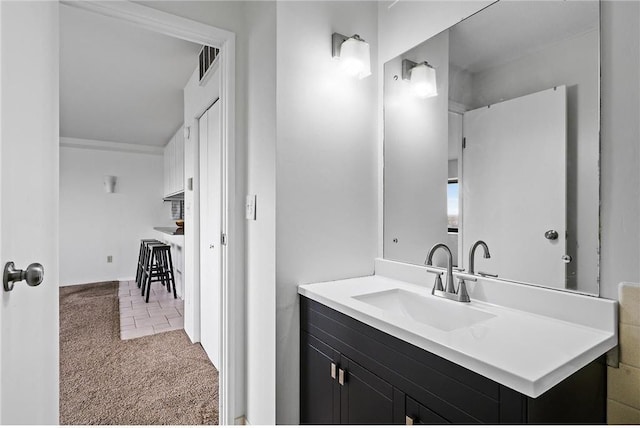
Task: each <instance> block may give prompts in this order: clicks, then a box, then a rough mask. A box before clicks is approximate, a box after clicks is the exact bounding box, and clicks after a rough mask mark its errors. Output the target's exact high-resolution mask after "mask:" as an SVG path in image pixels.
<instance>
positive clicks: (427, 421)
mask: <svg viewBox="0 0 640 428" xmlns="http://www.w3.org/2000/svg"><path fill="white" fill-rule="evenodd" d="M405 415H406V418H407V419H406V422H407V424H411V425H444V424H448V423H450V422H449V421H448V420H446V419H445V418H443V417H442V416H440V415H439V414H437V413H436V412H434V411H433V410H431V409H429V408H428V407H425V406H423V405H422V404H420V403H418V402H417V401H416V400H414V399H413V398H411V397H407V398H406V402H405Z"/></svg>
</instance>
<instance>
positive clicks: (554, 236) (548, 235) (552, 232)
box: [544, 229, 558, 241]
mask: <svg viewBox="0 0 640 428" xmlns="http://www.w3.org/2000/svg"><path fill="white" fill-rule="evenodd" d="M544 237H545V238H547V239H548V240H549V241H555V240H556V239H558V232H557V231H555V230H553V229H551V230H547V231H546V232H545V233H544Z"/></svg>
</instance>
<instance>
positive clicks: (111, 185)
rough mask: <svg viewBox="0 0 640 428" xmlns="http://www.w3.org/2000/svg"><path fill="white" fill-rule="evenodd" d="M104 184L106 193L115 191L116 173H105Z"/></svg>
mask: <svg viewBox="0 0 640 428" xmlns="http://www.w3.org/2000/svg"><path fill="white" fill-rule="evenodd" d="M103 184H104V191H105V192H106V193H113V192H114V191H115V190H116V177H115V176H114V175H105V176H104V183H103Z"/></svg>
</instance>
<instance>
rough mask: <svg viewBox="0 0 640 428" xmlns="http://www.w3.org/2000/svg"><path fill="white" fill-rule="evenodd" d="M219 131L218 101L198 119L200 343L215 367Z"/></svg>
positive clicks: (218, 287) (217, 354)
mask: <svg viewBox="0 0 640 428" xmlns="http://www.w3.org/2000/svg"><path fill="white" fill-rule="evenodd" d="M220 133H221V128H220V103H215V104H214V105H213V106H211V107H210V108H209V110H208V111H207V112H206V113H205V114H204V115H203V116H202V117H201V118H200V237H201V239H200V242H201V247H200V342H201V344H202V347H203V348H204V350H205V351H206V352H207V355H208V356H209V359H210V360H211V362H212V363H213V365H214V366H216V367H219V362H220V349H219V346H220V301H221V252H220V237H221V230H222V227H221V226H222V217H221V208H222V206H221V201H222V194H221V190H222V186H221V165H222V163H221V161H222V159H221V134H220Z"/></svg>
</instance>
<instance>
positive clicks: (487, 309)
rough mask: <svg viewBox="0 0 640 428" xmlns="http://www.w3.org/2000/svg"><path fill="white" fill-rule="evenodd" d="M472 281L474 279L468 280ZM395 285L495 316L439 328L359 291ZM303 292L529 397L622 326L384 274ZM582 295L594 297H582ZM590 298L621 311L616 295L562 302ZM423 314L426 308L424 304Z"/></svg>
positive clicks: (448, 310) (612, 339) (450, 308)
mask: <svg viewBox="0 0 640 428" xmlns="http://www.w3.org/2000/svg"><path fill="white" fill-rule="evenodd" d="M474 286H475V284H474V285H472V286H471V287H470V288H473V287H474ZM490 286H491V284H482V287H485V290H486V289H487V288H488V287H490ZM390 290H391V291H393V290H403V292H410V293H415V295H419V298H420V299H430V300H429V302H431V303H429V306H433V305H437V306H438V308H440V307H442V310H441V311H438V312H443V313H444V314H445V315H436V314H432V316H433V317H436V316H437V317H439V318H445V319H446V317H447V316H449V317H451V318H452V319H451V321H452V322H453V324H455V322H454V321H456V320H454V319H453V318H454V316H455V315H453V313H456V312H464V307H465V306H466V307H469V308H472V310H476V311H482V312H484V313H487V314H490V315H491V316H490V317H488V319H483V320H481V321H479V322H475V323H473V325H469V326H462V327H459V328H453V329H450V330H449V331H447V330H446V329H442V328H437V324H438V323H433V324H432V325H429V324H425V323H423V322H420V320H417V319H416V318H414V317H412V316H410V315H407V314H406V313H402V311H395V312H393V311H391V312H390V311H388V310H386V309H383V308H381V307H378V306H374V305H372V304H369V303H366V302H365V301H363V300H362V298H361V297H362V296H364V295H371V294H372V293H382V292H388V291H390ZM298 292H299V294H301V295H303V296H305V297H307V298H309V299H312V300H315V301H317V302H319V303H321V304H323V305H325V306H328V307H330V308H332V309H335V310H337V311H339V312H342V313H343V314H345V315H348V316H350V317H352V318H354V319H356V320H358V321H361V322H363V323H365V324H368V325H370V326H371V327H374V328H376V329H378V330H381V331H383V332H385V333H387V334H390V335H392V336H395V337H397V338H399V339H402V340H404V341H405V342H408V343H411V344H413V345H415V346H418V347H420V348H422V349H424V350H426V351H429V352H431V353H433V354H436V355H438V356H440V357H442V358H445V359H447V360H449V361H452V362H454V363H456V364H458V365H460V366H463V367H466V368H467V369H469V370H472V371H474V372H476V373H478V374H481V375H483V376H485V377H487V378H489V379H491V380H494V381H496V382H498V383H500V384H502V385H505V386H507V387H509V388H512V389H514V390H516V391H518V392H520V393H523V394H526V395H527V396H529V397H532V398H536V397H538V396H540V395H541V394H543V393H544V392H546V391H547V390H549V389H550V388H552V387H553V386H555V385H557V384H558V383H560V382H561V381H562V380H564V379H566V378H567V377H568V376H570V375H571V374H573V373H575V372H576V371H578V370H579V369H581V368H582V367H584V366H585V365H587V364H589V363H591V362H592V361H593V360H595V359H596V358H598V357H600V356H601V355H603V354H604V353H606V352H607V351H609V350H610V349H612V348H613V347H614V346H616V344H617V340H618V338H617V332H616V331H615V330H612V329H611V328H610V327H609V324H605V325H603V326H602V327H601V328H598V327H597V326H596V327H594V326H593V324H591V325H589V323H588V322H585V323H580V322H568V321H566V320H563V319H558V318H553V317H550V316H546V315H541V314H540V313H534V312H531V311H525V310H520V309H514V308H513V307H508V306H507V305H504V302H501V306H498V305H496V304H492V303H491V302H486V301H481V300H478V299H476V300H474V298H473V294H472V293H471V294H472V297H471V299H472V301H471V303H467V304H464V303H459V302H452V301H448V300H446V299H443V298H439V297H435V296H432V295H431V289H430V288H428V287H424V286H420V285H416V284H412V283H409V282H404V281H400V280H396V279H392V278H388V277H384V276H380V275H374V276H368V277H361V278H352V279H345V280H339V281H331V282H325V283H316V284H308V285H300V286H299V287H298ZM524 292H525V293H526V292H529V290H525V291H524ZM533 292H535V293H543V294H544V293H547V290H544V289H538V290H533ZM488 294H489V293H488ZM563 294H568V293H563ZM564 297H565V298H572V297H573V296H571V295H568V296H564ZM584 299H587V300H589V301H587V302H585V300H584ZM544 300H546V301H547V305H546V306H549V301H550V299H549V296H546V299H545V296H542V298H541V301H544ZM460 305H462V307H460ZM585 305H591V306H588V307H589V308H590V310H593V308H594V307H596V308H597V310H598V311H601V312H603V313H604V315H605V316H607V315H610V316H612V317H613V318H615V313H617V306H616V303H615V302H613V301H607V300H606V299H597V298H587V297H585V296H577V295H576V296H575V305H574V307H573V308H571V307H565V312H572V311H578V312H580V311H583V310H584V306H585ZM515 306H516V307H517V305H515ZM609 312H611V314H609ZM542 313H544V312H542ZM594 315H596V314H593V313H592V316H591V318H592V319H593V318H594ZM425 316H429V314H428V311H427V309H426V308H425ZM458 317H460V315H458ZM596 318H597V316H596Z"/></svg>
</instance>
